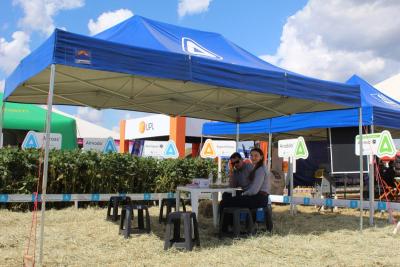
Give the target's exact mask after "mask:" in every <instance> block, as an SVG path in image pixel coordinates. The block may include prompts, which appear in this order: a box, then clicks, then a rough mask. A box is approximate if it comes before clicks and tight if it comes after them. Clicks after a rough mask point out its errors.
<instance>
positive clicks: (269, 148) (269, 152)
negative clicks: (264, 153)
mask: <svg viewBox="0 0 400 267" xmlns="http://www.w3.org/2000/svg"><path fill="white" fill-rule="evenodd" d="M271 153H272V133H269V134H268V165H267V168H268V173H271V159H272V155H271Z"/></svg>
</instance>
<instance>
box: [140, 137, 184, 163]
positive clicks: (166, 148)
mask: <svg viewBox="0 0 400 267" xmlns="http://www.w3.org/2000/svg"><path fill="white" fill-rule="evenodd" d="M142 156H143V157H154V158H175V159H176V158H178V157H179V152H178V149H177V147H176V144H175V142H174V141H173V140H169V141H144V145H143V152H142Z"/></svg>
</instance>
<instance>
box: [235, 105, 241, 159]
mask: <svg viewBox="0 0 400 267" xmlns="http://www.w3.org/2000/svg"><path fill="white" fill-rule="evenodd" d="M239 127H240V113H239V108H236V151H238V152H239V130H240V129H239Z"/></svg>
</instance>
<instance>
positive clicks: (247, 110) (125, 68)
mask: <svg viewBox="0 0 400 267" xmlns="http://www.w3.org/2000/svg"><path fill="white" fill-rule="evenodd" d="M56 66H57V68H56ZM53 94H54V99H53ZM358 96H359V88H358V86H354V85H346V84H342V83H335V82H326V81H321V80H317V79H313V78H309V77H305V76H303V75H299V74H296V73H293V72H290V71H287V70H284V69H281V68H278V67H276V66H273V65H271V64H269V63H267V62H265V61H263V60H261V59H259V58H258V57H256V56H254V55H252V54H250V53H249V52H247V51H245V50H244V49H242V48H240V47H239V46H237V45H235V44H234V43H232V42H230V41H229V40H227V39H226V38H224V37H223V36H222V35H220V34H217V33H212V32H204V31H199V30H193V29H188V28H183V27H178V26H174V25H170V24H166V23H162V22H158V21H154V20H150V19H147V18H143V17H140V16H133V17H132V18H129V19H127V20H126V21H124V22H122V23H120V24H118V25H116V26H114V27H112V28H110V29H108V30H106V31H104V32H102V33H100V34H98V35H96V36H93V37H89V36H84V35H80V34H74V33H70V32H66V31H63V30H59V29H56V30H55V31H54V33H53V34H52V35H51V36H50V37H49V38H48V40H47V41H45V42H44V43H43V44H42V45H41V46H40V47H38V48H37V49H36V50H35V51H33V52H32V53H31V54H30V55H28V56H27V57H26V58H25V59H23V60H22V61H21V62H20V64H19V65H18V66H17V68H16V69H15V70H14V72H13V73H12V74H11V75H10V76H9V77H8V78H7V80H6V84H5V93H4V100H5V101H9V102H21V103H36V104H46V103H47V104H48V106H49V111H51V106H52V104H53V103H54V104H60V105H79V106H89V107H93V108H98V109H101V108H114V109H125V110H135V111H144V112H154V113H162V114H169V115H174V116H190V117H195V118H204V119H211V120H220V121H231V122H246V121H254V120H259V119H262V118H268V117H274V116H279V115H288V114H293V113H298V112H306V111H317V110H329V109H338V108H343V107H359V106H360V101H359V97H358ZM48 100H49V101H48ZM49 114H51V113H49ZM48 119H49V118H48ZM46 132H49V129H47V131H46ZM45 155H46V153H45ZM46 157H47V156H46ZM46 162H47V160H46V158H45V169H44V178H43V186H44V190H43V194H44V195H45V188H46V182H47V167H46V165H47V163H46ZM43 206H44V205H43ZM43 206H42V207H43ZM40 255H41V254H40ZM40 258H41V257H40Z"/></svg>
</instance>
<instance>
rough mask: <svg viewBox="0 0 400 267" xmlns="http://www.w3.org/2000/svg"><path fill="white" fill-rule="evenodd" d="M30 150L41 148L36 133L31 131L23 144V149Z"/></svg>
mask: <svg viewBox="0 0 400 267" xmlns="http://www.w3.org/2000/svg"><path fill="white" fill-rule="evenodd" d="M29 148H39V142H38V139H37V136H36V133H35V132H34V131H29V132H28V134H27V135H26V137H25V139H24V142H22V149H29Z"/></svg>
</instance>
